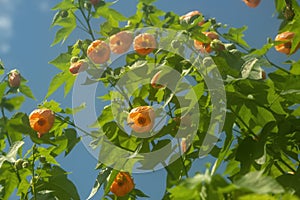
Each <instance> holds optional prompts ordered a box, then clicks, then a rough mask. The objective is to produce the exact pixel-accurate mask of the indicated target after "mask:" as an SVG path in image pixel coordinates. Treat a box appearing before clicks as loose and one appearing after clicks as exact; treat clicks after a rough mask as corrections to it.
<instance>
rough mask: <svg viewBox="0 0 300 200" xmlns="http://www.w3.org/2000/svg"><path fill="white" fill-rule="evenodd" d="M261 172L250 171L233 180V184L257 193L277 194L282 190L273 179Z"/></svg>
mask: <svg viewBox="0 0 300 200" xmlns="http://www.w3.org/2000/svg"><path fill="white" fill-rule="evenodd" d="M262 173H263V172H262V171H255V172H250V173H248V174H246V175H245V176H243V177H242V178H240V179H238V180H236V181H234V184H235V185H236V186H237V187H239V188H241V189H246V190H249V191H251V192H254V193H257V194H267V193H273V194H278V193H283V192H284V189H283V188H282V186H281V185H279V183H277V182H276V180H275V179H273V178H271V177H269V176H263V175H262Z"/></svg>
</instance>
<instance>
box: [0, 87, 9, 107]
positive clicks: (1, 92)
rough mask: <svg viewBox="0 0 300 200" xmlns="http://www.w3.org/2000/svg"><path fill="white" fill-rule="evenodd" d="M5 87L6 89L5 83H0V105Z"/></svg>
mask: <svg viewBox="0 0 300 200" xmlns="http://www.w3.org/2000/svg"><path fill="white" fill-rule="evenodd" d="M6 87H7V83H6V82H2V83H0V103H1V102H2V98H3V96H4V93H5V89H6Z"/></svg>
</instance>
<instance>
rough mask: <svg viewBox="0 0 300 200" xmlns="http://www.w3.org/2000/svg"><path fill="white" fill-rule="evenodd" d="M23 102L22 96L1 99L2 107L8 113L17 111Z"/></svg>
mask: <svg viewBox="0 0 300 200" xmlns="http://www.w3.org/2000/svg"><path fill="white" fill-rule="evenodd" d="M24 101H25V97H24V96H15V97H12V98H9V99H6V98H5V99H2V103H1V104H2V106H3V107H4V108H6V109H7V110H8V111H13V110H19V109H20V107H21V106H22V104H23V102H24Z"/></svg>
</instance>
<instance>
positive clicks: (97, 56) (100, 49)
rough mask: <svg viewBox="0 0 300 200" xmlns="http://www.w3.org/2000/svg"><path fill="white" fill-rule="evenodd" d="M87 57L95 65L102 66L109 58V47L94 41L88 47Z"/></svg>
mask: <svg viewBox="0 0 300 200" xmlns="http://www.w3.org/2000/svg"><path fill="white" fill-rule="evenodd" d="M87 56H88V58H89V59H90V60H91V61H93V62H94V63H95V64H103V63H105V62H107V61H108V59H109V57H110V49H109V46H108V45H107V44H106V43H105V42H104V41H102V40H95V41H93V42H92V43H91V44H90V45H89V46H88V49H87Z"/></svg>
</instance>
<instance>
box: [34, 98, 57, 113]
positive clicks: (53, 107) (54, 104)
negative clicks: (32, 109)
mask: <svg viewBox="0 0 300 200" xmlns="http://www.w3.org/2000/svg"><path fill="white" fill-rule="evenodd" d="M39 107H40V108H48V109H50V110H52V111H53V112H56V113H59V112H62V108H61V107H60V103H58V102H56V101H54V100H51V101H44V102H43V104H42V105H40V106H39Z"/></svg>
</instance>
